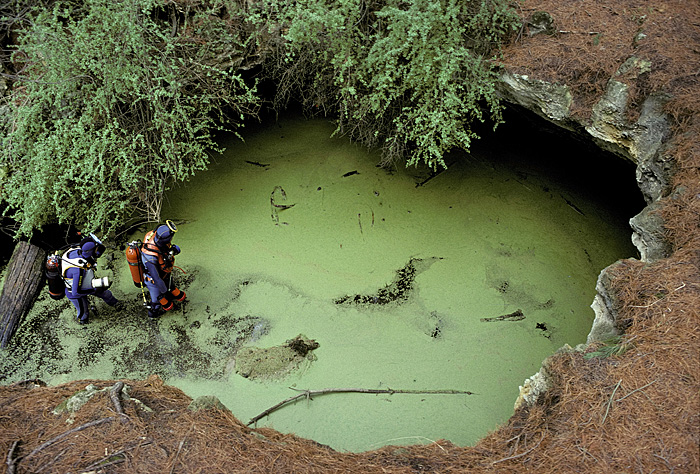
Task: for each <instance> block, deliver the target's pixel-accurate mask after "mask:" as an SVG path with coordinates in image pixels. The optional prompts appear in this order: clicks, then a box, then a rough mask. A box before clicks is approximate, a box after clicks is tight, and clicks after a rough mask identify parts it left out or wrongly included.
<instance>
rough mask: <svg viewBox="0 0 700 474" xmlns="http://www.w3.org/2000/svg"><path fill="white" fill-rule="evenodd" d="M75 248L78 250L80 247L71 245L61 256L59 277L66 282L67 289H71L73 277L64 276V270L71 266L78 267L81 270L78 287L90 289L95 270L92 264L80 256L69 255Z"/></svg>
mask: <svg viewBox="0 0 700 474" xmlns="http://www.w3.org/2000/svg"><path fill="white" fill-rule="evenodd" d="M76 250H80V247H71V248H69V249H68V250H67V251H66V253H64V254H63V257H61V277H63V281H64V282H65V284H66V288H68V290H72V289H73V279H72V278H67V277H66V272H68V270H69V269H71V268H79V269H80V270H83V272H81V274H80V279H79V284H78V285H79V289H80V290H83V291H87V290H92V289H93V287H92V280H93V279H94V278H95V270H94V268H93V265H92V264H91V263H90V262H88V261H87V260H85V259H84V258H82V257H80V256H75V257H70V254H71V253H73V252H74V251H76Z"/></svg>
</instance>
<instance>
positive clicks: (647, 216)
mask: <svg viewBox="0 0 700 474" xmlns="http://www.w3.org/2000/svg"><path fill="white" fill-rule="evenodd" d="M658 207H659V202H658V201H654V202H653V203H651V204H649V205H648V206H647V207H645V208H644V209H643V210H642V212H640V213H639V214H637V215H636V216H634V217H633V218H632V219H630V226H631V227H632V230H633V233H632V243H633V244H634V246H635V247H637V250H639V253H640V255H641V259H642V261H643V262H655V261H656V260H660V259H662V258H666V257H668V256H669V255H670V254H671V246H670V244H669V243H668V241H667V240H666V236H665V234H664V225H663V224H664V223H663V219H661V216H659V215H658V214H657V213H656V212H655V211H656V209H657V208H658Z"/></svg>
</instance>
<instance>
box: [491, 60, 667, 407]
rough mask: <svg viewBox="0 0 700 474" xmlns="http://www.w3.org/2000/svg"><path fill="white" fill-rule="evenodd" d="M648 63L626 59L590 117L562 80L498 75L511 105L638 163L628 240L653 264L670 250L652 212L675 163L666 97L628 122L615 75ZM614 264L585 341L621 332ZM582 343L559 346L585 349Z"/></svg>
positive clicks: (537, 383) (525, 400)
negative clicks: (577, 112)
mask: <svg viewBox="0 0 700 474" xmlns="http://www.w3.org/2000/svg"><path fill="white" fill-rule="evenodd" d="M648 67H649V64H647V63H645V62H644V61H640V60H638V59H637V58H634V57H632V58H629V59H628V60H627V61H626V62H625V63H624V64H623V65H622V66H620V68H619V69H618V71H617V73H616V74H615V76H613V77H612V78H611V79H610V80H609V81H608V85H607V88H606V91H605V94H604V95H603V96H602V97H601V98H600V100H599V101H598V102H597V103H596V104H595V105H594V106H593V108H592V110H591V114H590V118H589V119H581V118H576V117H574V116H572V113H571V109H572V105H573V95H572V92H571V90H570V88H569V87H568V86H567V85H565V84H552V83H548V82H545V81H541V80H537V79H531V78H530V77H528V76H525V75H519V74H514V73H511V72H509V71H507V70H505V71H503V72H502V73H501V82H500V83H499V94H500V95H501V97H502V99H503V100H505V101H506V102H509V103H511V104H516V105H518V106H521V107H523V108H525V109H527V110H529V111H531V112H533V113H534V114H537V115H538V116H540V117H543V118H544V119H546V120H547V121H548V122H550V123H551V124H552V125H554V126H556V127H559V128H562V129H564V130H567V131H569V132H571V133H572V134H574V135H577V136H578V137H581V138H584V139H585V140H589V141H591V142H593V143H595V144H596V145H597V146H598V147H599V148H601V149H602V150H605V151H608V152H611V153H613V154H615V155H617V156H619V157H620V158H622V159H626V160H630V161H632V162H633V163H634V164H635V165H636V180H637V184H638V185H639V189H640V191H641V193H642V195H643V196H644V199H645V201H646V202H647V206H646V207H645V208H644V209H643V210H642V211H641V212H640V213H639V214H638V215H636V216H634V217H632V218H631V219H630V221H629V223H630V227H631V231H632V243H633V244H634V245H635V247H637V249H638V250H639V253H640V256H641V260H642V261H646V262H653V261H656V260H659V259H662V258H665V257H668V256H669V254H670V246H669V244H668V243H667V242H666V241H665V238H664V231H663V221H662V219H661V217H659V215H658V214H656V213H655V212H654V211H655V209H656V208H657V206H658V200H659V199H660V198H661V197H663V196H665V195H667V194H668V193H669V192H670V189H671V185H670V183H671V175H672V172H673V161H672V159H671V157H670V156H668V155H667V154H666V153H665V151H666V147H667V140H668V139H669V137H670V133H671V130H670V124H669V120H668V118H667V117H666V115H665V114H664V112H663V107H664V104H665V103H666V101H668V99H669V98H668V97H666V96H663V95H651V96H649V97H648V98H647V99H646V100H645V101H644V102H643V104H642V106H641V111H640V114H639V118H638V119H637V120H636V121H635V122H631V121H630V120H629V119H628V118H627V117H628V114H627V112H628V110H627V109H628V106H629V88H628V86H627V85H626V84H625V83H624V82H621V81H618V80H617V79H616V78H617V76H619V75H621V74H625V73H629V72H630V71H633V72H634V70H636V72H637V74H639V73H642V72H644V71H645V70H647V68H648ZM614 265H615V264H613V265H611V266H610V267H607V268H605V269H603V271H602V272H601V273H600V275H599V277H598V281H597V284H596V292H597V294H596V296H595V298H594V300H593V303H592V304H591V308H592V309H593V311H594V313H595V319H594V321H593V325H592V327H591V331H590V333H589V334H588V338H587V340H586V344H591V343H593V342H596V341H601V342H602V341H605V340H609V339H610V338H612V337H614V336H618V335H620V331H619V329H618V326H617V324H616V321H617V313H616V302H615V298H614V295H613V293H612V291H611V289H610V277H609V273H608V271H609V270H610V269H611V268H613V266H614ZM583 349H584V347H583V346H582V347H577V348H576V349H572V348H570V347H565V348H562V350H583ZM546 367H547V364H546V361H545V362H544V363H543V366H542V368H541V369H540V371H539V372H537V373H536V374H535V375H533V376H532V377H530V378H529V379H527V380H526V381H525V382H524V384H523V386H522V387H520V394H519V396H518V399H517V401H516V402H515V409H516V410H517V409H518V408H519V407H520V406H522V405H532V404H534V403H535V402H536V400H537V399H538V397H539V396H540V395H541V394H543V393H544V392H546V391H547V390H548V387H549V380H548V379H549V377H548V374H547V368H546Z"/></svg>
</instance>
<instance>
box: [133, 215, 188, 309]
mask: <svg viewBox="0 0 700 474" xmlns="http://www.w3.org/2000/svg"><path fill="white" fill-rule="evenodd" d="M175 232H177V227H176V226H175V224H174V223H173V221H170V220H168V221H165V224H161V225H159V226H158V227H156V229H155V230H152V231H150V232H149V233H147V234H146V236H145V237H144V238H143V245H142V246H141V263H142V264H143V273H144V275H143V281H144V283H145V284H146V288H148V292H149V294H150V296H151V304H150V305H148V306H147V307H148V317H149V318H151V319H154V318H157V317H158V316H160V315H161V314H162V312H163V311H170V310H171V309H173V305H174V303H173V302H174V301H179V302H183V301H185V297H186V295H185V292H184V291H182V290H180V289H178V288H177V287H176V286H175V283H174V282H173V275H172V271H173V266H174V263H175V255H178V254H179V253H180V247H178V246H177V245H174V244H172V243H171V241H172V239H173V236H174V235H175ZM134 281H136V280H134Z"/></svg>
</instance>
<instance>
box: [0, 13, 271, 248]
mask: <svg viewBox="0 0 700 474" xmlns="http://www.w3.org/2000/svg"><path fill="white" fill-rule="evenodd" d="M159 5H162V2H158V1H156V0H121V1H115V0H85V1H80V2H64V1H58V2H56V3H54V5H53V7H52V8H51V9H38V10H36V13H35V15H34V16H33V19H32V21H31V22H30V23H29V26H27V27H26V28H25V29H24V31H22V32H21V34H20V36H19V37H20V39H21V41H20V43H19V44H18V45H17V47H16V48H17V49H16V51H15V53H14V54H13V62H14V65H15V67H16V68H18V69H21V71H20V72H19V73H18V79H19V80H18V81H17V82H15V84H14V87H13V90H12V93H11V95H10V96H9V98H8V105H9V106H10V107H11V110H12V117H13V120H12V121H11V122H10V123H8V124H6V125H5V130H3V131H4V134H3V139H2V145H3V150H2V152H1V153H2V154H1V155H0V160H1V164H2V169H3V170H4V174H5V175H4V177H3V178H2V182H0V187H1V189H2V195H1V197H2V199H3V200H4V201H5V205H6V209H5V214H10V215H12V217H13V218H14V219H16V220H17V221H18V223H19V231H18V233H20V234H24V235H30V234H31V233H32V231H33V229H36V228H40V227H41V226H43V225H44V224H46V223H49V222H55V221H58V222H59V223H73V224H76V225H78V226H80V227H83V228H88V229H91V230H100V231H102V232H106V233H109V232H111V231H113V230H114V229H116V228H117V227H118V226H119V225H121V224H123V223H124V222H125V220H126V219H128V218H130V217H134V216H135V215H136V216H141V217H145V218H146V219H148V220H159V218H160V207H161V203H162V198H163V192H164V191H165V190H166V189H167V188H168V186H170V185H172V183H174V182H177V181H183V180H186V179H188V178H189V177H190V176H191V175H192V174H194V173H195V172H196V171H198V170H202V169H205V168H206V167H207V164H208V162H209V155H208V153H209V151H210V150H215V151H220V150H219V147H218V145H217V144H216V142H215V141H214V139H213V136H212V134H213V133H214V132H215V131H216V130H217V129H220V128H221V127H222V124H226V126H227V127H228V128H230V129H233V130H234V131H235V129H236V128H237V127H238V125H239V124H240V123H242V120H243V117H244V116H245V115H246V114H254V113H255V112H256V110H257V104H258V99H257V97H256V95H255V93H254V89H253V88H252V87H249V86H248V85H246V84H245V83H244V81H243V80H242V79H241V77H240V76H238V75H236V74H234V73H232V72H231V69H230V67H231V66H235V65H236V61H238V60H239V59H237V58H240V51H241V50H242V49H243V48H244V46H243V44H242V39H240V38H238V37H237V36H236V34H235V31H234V30H232V29H231V28H230V26H229V25H228V24H226V23H225V22H224V21H223V20H222V19H221V18H220V17H219V16H217V15H216V14H215V13H216V12H217V11H218V6H217V5H211V6H210V7H209V8H204V7H202V8H201V9H200V10H199V11H198V12H193V13H192V14H190V15H188V16H185V18H184V27H183V26H182V25H181V23H182V21H180V20H181V19H180V20H178V16H181V15H182V13H179V12H178V11H177V10H175V9H174V7H172V8H171V9H170V10H168V9H167V8H166V7H159ZM227 66H228V67H227ZM225 67H226V68H225Z"/></svg>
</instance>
